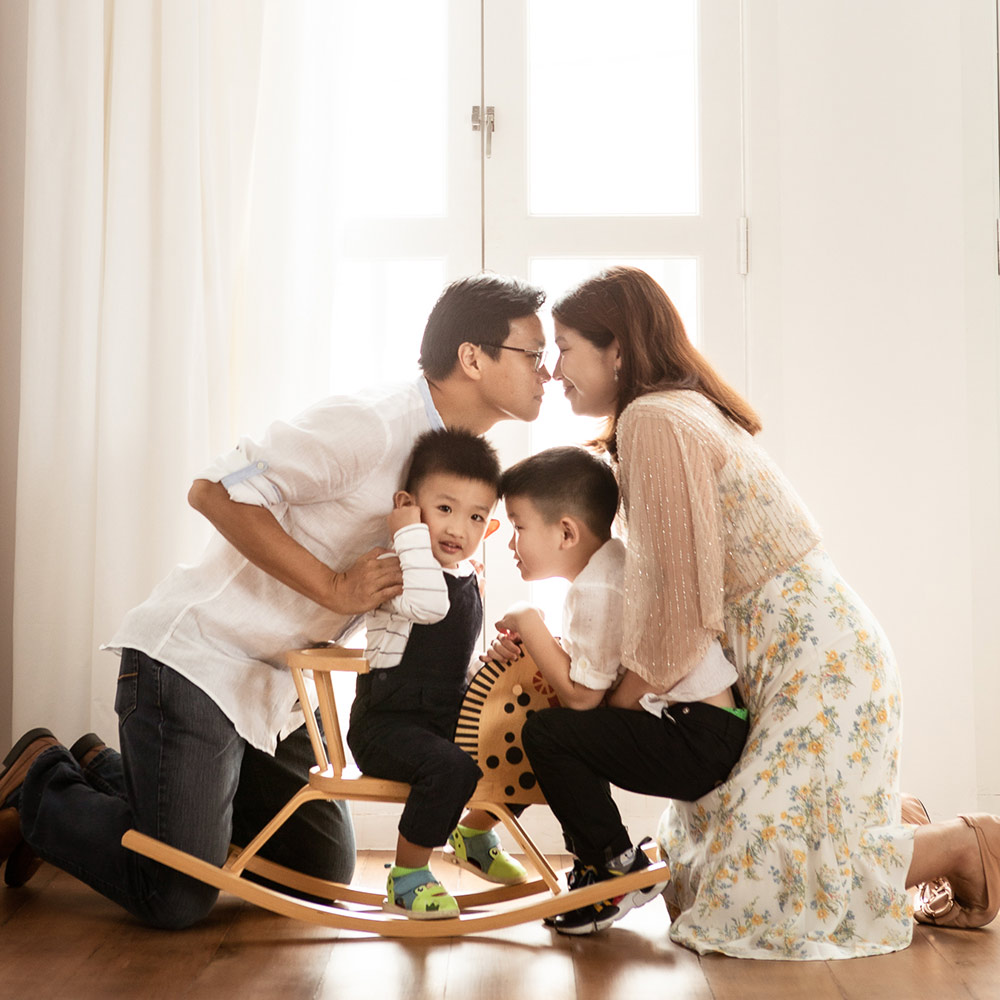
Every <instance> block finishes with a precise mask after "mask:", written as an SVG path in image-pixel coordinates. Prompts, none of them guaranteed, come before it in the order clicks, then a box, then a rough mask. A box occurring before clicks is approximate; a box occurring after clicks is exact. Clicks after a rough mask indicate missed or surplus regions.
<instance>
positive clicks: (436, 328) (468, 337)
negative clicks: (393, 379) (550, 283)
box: [420, 273, 545, 379]
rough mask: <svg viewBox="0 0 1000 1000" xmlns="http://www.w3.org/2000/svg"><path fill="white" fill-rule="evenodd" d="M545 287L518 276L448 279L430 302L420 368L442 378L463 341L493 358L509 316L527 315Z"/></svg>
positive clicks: (539, 302) (538, 304)
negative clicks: (435, 297)
mask: <svg viewBox="0 0 1000 1000" xmlns="http://www.w3.org/2000/svg"><path fill="white" fill-rule="evenodd" d="M544 301H545V292H543V291H542V289H541V288H536V287H535V286H534V285H529V284H528V283H527V282H524V281H521V280H519V279H518V278H509V277H506V276H504V275H502V274H488V273H482V274H476V275H473V276H472V277H470V278H460V279H459V280H458V281H453V282H452V283H451V284H450V285H449V286H448V287H447V288H446V289H445V290H444V291H443V292H442V293H441V296H440V298H439V299H438V300H437V302H436V303H435V304H434V308H433V309H432V310H431V314H430V316H429V317H428V318H427V326H426V327H424V337H423V340H422V341H421V343H420V367H421V369H422V370H423V372H424V374H425V375H426V376H427V377H428V378H432V379H434V378H445V377H447V376H448V375H450V374H451V372H452V371H453V369H454V368H455V365H456V364H457V362H458V348H459V345H460V344H464V343H465V342H466V341H468V343H470V344H479V345H480V346H482V347H483V348H484V349H485V351H486V353H487V355H489V357H491V358H492V359H493V360H494V361H495V360H496V359H497V358H498V357H499V356H500V345H501V344H502V343H503V342H504V341H505V340H506V339H507V337H508V336H509V334H510V321H511V320H512V319H520V318H521V317H522V316H533V315H534V314H535V313H537V312H538V310H539V309H540V308H541V307H542V303H543V302H544Z"/></svg>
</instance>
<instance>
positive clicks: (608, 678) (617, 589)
mask: <svg viewBox="0 0 1000 1000" xmlns="http://www.w3.org/2000/svg"><path fill="white" fill-rule="evenodd" d="M500 492H501V495H502V496H503V498H504V503H505V505H506V508H507V517H508V518H509V520H510V522H511V524H512V526H513V528H514V534H513V537H512V538H511V542H510V548H511V550H512V551H513V553H514V558H515V560H516V561H517V566H518V569H519V570H520V571H521V576H522V578H523V579H524V580H543V579H547V578H550V577H562V578H563V579H566V580H569V581H570V583H571V586H570V588H569V591H568V592H567V594H566V600H565V604H564V608H563V629H562V631H563V636H562V639H561V640H560V639H556V638H555V637H554V636H553V635H552V633H551V632H550V631H549V629H548V627H547V626H546V624H545V620H544V617H543V616H542V613H541V611H539V610H538V609H537V608H535V607H532V606H531V605H530V604H518V605H515V606H514V607H512V608H511V609H509V610H508V611H507V613H506V614H505V615H504V616H503V618H502V619H501V620H500V621H499V622H497V629H498V632H499V635H498V637H497V639H496V640H495V641H494V643H493V645H492V647H491V649H490V652H489V653H488V654H487V655H486V656H485V657H484V659H498V660H510V659H512V658H516V657H518V656H520V655H521V648H522V647H523V648H524V650H526V651H527V652H528V653H529V654H530V656H531V657H532V659H533V660H534V661H535V663H536V665H537V666H538V669H539V670H540V671H541V673H542V675H543V676H544V677H545V679H546V680H547V681H548V682H549V684H550V685H552V687H553V688H554V689H555V692H556V695H557V696H558V698H559V702H560V707H559V708H554V709H544V710H542V711H541V712H538V713H536V714H535V715H534V716H532V717H530V718H529V719H528V721H527V722H526V724H525V727H524V730H523V732H522V740H523V742H524V747H525V751H526V752H527V754H528V757H529V760H530V761H531V763H532V767H533V769H534V772H535V776H536V777H537V778H538V781H539V785H540V787H541V788H542V791H543V792H544V794H545V797H546V800H547V801H548V803H549V806H550V807H551V808H552V811H553V812H554V813H555V815H556V818H557V819H559V820H560V822H561V823H562V826H563V833H564V836H565V838H566V846H567V849H568V850H569V851H570V852H571V853H572V854H573V855H574V857H575V859H576V860H575V863H574V868H573V871H572V872H571V873H570V877H569V882H570V887H571V888H575V887H577V886H581V885H586V884H589V883H590V882H593V881H597V880H600V879H605V878H609V877H613V876H614V875H618V874H626V873H628V872H633V871H636V870H638V869H641V868H645V867H648V865H649V861H648V859H647V857H646V855H645V853H644V852H643V851H642V850H641V849H640V848H641V844H640V845H639V846H638V847H632V846H628V847H627V848H626V849H623V848H622V846H621V843H619V842H617V841H614V840H612V841H609V842H615V843H617V847H616V849H615V850H614V851H613V852H612V854H610V855H609V854H607V853H606V852H599V851H596V850H595V849H594V847H593V845H592V843H591V840H590V839H589V833H590V831H589V830H587V829H586V821H587V818H588V801H587V800H588V795H586V794H584V793H583V792H582V789H581V786H580V785H578V784H577V782H576V781H575V780H574V775H573V773H572V771H573V768H572V766H571V765H572V763H573V762H572V761H569V764H570V766H568V767H567V768H566V770H562V769H561V768H560V764H566V763H567V761H566V757H565V755H564V759H563V760H561V761H556V762H555V764H553V759H552V757H551V756H550V755H549V754H548V750H549V747H548V744H547V743H546V741H545V739H544V737H545V733H546V730H547V728H549V726H550V725H553V724H556V723H557V721H558V720H560V719H562V720H568V721H569V722H571V723H574V724H576V723H584V722H589V719H588V720H584V719H583V718H582V716H583V714H584V713H585V712H586V713H587V714H588V716H590V715H591V714H592V717H593V722H594V724H593V725H592V726H589V725H583V726H575V728H581V731H586V735H587V738H588V739H589V745H590V746H591V748H592V750H593V753H594V755H595V756H597V757H598V758H602V757H604V756H606V757H607V763H608V764H609V765H612V762H613V759H614V747H613V742H612V741H611V740H608V741H604V738H603V736H602V733H603V727H602V725H601V720H602V718H603V716H602V715H601V714H600V713H604V712H618V713H620V712H626V713H628V715H629V716H631V717H632V719H631V721H632V722H633V723H638V724H639V725H640V726H643V727H645V728H649V729H654V730H655V729H657V728H662V727H663V726H673V727H674V728H675V729H676V728H677V722H676V720H675V718H674V716H672V715H671V714H670V706H672V705H674V704H678V703H683V704H678V709H679V711H682V712H683V711H684V710H685V709H689V706H688V705H687V703H686V702H685V696H684V693H683V691H681V690H680V688H683V689H684V690H690V691H693V690H696V689H697V688H698V687H699V685H700V684H702V683H704V682H706V681H711V682H712V683H715V679H717V678H721V679H722V683H723V686H725V685H726V684H732V683H733V682H734V681H735V679H736V673H735V670H734V669H733V667H732V665H731V664H730V663H729V661H728V660H727V659H726V658H725V656H724V654H723V652H722V647H721V645H720V644H719V642H718V641H715V642H714V643H713V644H712V646H711V647H710V648H709V651H708V653H707V654H706V655H705V657H704V658H703V659H702V661H701V662H700V663H699V664H698V665H697V666H696V667H695V669H694V670H693V671H692V672H691V673H690V674H688V676H687V677H685V678H684V679H683V680H682V682H681V685H679V686H678V690H677V691H675V690H673V689H672V690H671V691H669V692H666V693H664V694H659V695H654V694H650V695H646V696H645V697H644V698H643V699H642V701H641V705H642V707H643V709H644V710H645V711H642V712H635V711H633V710H630V709H613V710H612V709H606V708H600V713H589V712H588V711H587V710H592V709H598V708H599V707H600V706H601V705H602V703H603V702H604V699H605V696H606V695H607V693H608V692H609V691H610V690H611V689H612V688H614V687H615V686H616V685H617V684H618V683H619V681H620V679H621V675H622V674H623V673H624V670H623V668H622V666H621V643H622V609H623V603H624V577H625V546H624V544H623V543H622V542H621V540H620V539H617V538H612V537H611V530H612V524H613V522H614V519H615V515H616V513H617V510H618V484H617V482H616V481H615V477H614V474H613V472H612V471H611V469H610V467H609V466H608V465H607V464H606V463H605V462H603V461H601V459H599V458H597V457H596V456H594V455H592V454H590V453H589V452H587V451H585V450H584V449H582V448H573V447H562V448H550V449H548V450H547V451H543V452H539V453H538V454H536V455H532V456H531V457H529V458H526V459H524V460H523V461H521V462H518V463H517V464H516V465H514V466H512V467H511V468H509V469H507V470H506V471H505V472H504V474H503V477H502V478H501V481H500ZM678 695H679V696H678ZM567 709H575V710H577V711H576V712H570V713H567V711H566V710H567ZM712 710H713V711H718V712H726V711H727V710H724V709H714V708H713V709H712ZM723 724H724V725H725V726H727V727H728V728H732V729H739V730H740V733H737V734H736V735H737V736H739V735H740V734H742V738H743V739H745V733H746V711H745V709H737V710H736V711H735V712H732V713H731V721H730V716H729V715H727V716H725V717H724V723H723ZM543 751H544V752H543ZM569 756H570V757H571V756H572V755H571V754H570V755H569ZM696 766H697V765H696ZM652 767H653V768H654V769H655V768H656V767H657V764H656V762H655V761H654V762H653V763H652ZM612 774H614V775H615V777H616V779H617V780H616V781H615V783H616V784H619V785H622V786H623V787H629V786H630V785H631V784H632V783H631V782H629V783H627V784H624V783H623V780H622V779H621V777H620V776H619V775H618V773H617V771H616V770H615V769H614V767H613V765H612V766H609V768H608V773H607V774H606V775H605V777H606V778H610V776H611V775H612ZM608 783H609V782H608V781H607V780H605V781H604V784H603V788H602V789H601V790H600V791H599V792H595V794H600V796H601V797H602V799H603V801H602V805H603V806H605V807H607V803H611V805H610V810H609V811H610V812H611V813H613V815H614V817H615V819H616V822H617V826H618V827H620V831H619V830H617V829H616V830H615V831H614V834H615V835H616V836H617V835H621V836H627V831H625V829H624V827H623V826H622V825H621V821H620V816H618V813H617V809H616V808H614V806H613V802H612V801H611V798H610V794H609V789H608ZM654 783H655V782H654ZM631 790H633V791H639V792H645V793H647V794H663V793H662V792H660V791H659V789H658V788H657V789H656V790H655V791H654V789H653V788H652V785H651V783H650V782H648V781H647V780H646V777H645V776H643V778H642V780H641V781H637V782H636V783H635V785H634V786H633V787H632V788H631ZM595 812H596V810H595ZM581 831H586V832H585V833H584V832H581ZM603 835H604V834H603V832H602V833H599V834H596V835H595V836H596V838H597V840H601V838H602V836H603ZM628 843H629V845H631V841H628ZM598 855H600V856H599V857H598ZM665 885H666V883H662V884H659V885H655V886H653V887H651V888H649V889H643V890H638V891H636V892H632V893H629V894H626V895H624V896H617V897H613V898H611V899H609V900H606V901H605V902H603V903H599V904H595V905H593V906H586V907H582V908H580V909H578V910H573V911H570V912H569V913H564V914H560V915H559V916H557V917H555V918H553V919H552V920H551V921H548V922H549V923H550V924H551V925H552V926H553V927H555V929H556V930H557V931H559V932H560V933H564V934H588V933H591V932H593V931H595V930H601V929H603V928H604V927H607V926H610V924H611V923H613V922H614V921H615V920H618V919H620V918H621V917H622V916H624V915H625V914H626V913H627V912H628V911H629V910H631V909H634V908H635V907H637V906H642V905H643V904H644V903H647V902H649V900H651V899H653V898H654V897H655V896H657V895H659V894H660V893H661V892H662V891H663V889H664V888H665Z"/></svg>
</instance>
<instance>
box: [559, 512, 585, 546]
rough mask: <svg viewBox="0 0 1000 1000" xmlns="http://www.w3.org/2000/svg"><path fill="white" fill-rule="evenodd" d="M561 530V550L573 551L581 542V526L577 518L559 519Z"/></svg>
mask: <svg viewBox="0 0 1000 1000" xmlns="http://www.w3.org/2000/svg"><path fill="white" fill-rule="evenodd" d="M559 529H560V531H561V532H562V540H561V541H560V542H559V548H561V549H571V548H573V546H574V545H576V544H578V543H579V541H580V525H579V524H578V523H577V520H576V518H575V517H561V518H560V519H559Z"/></svg>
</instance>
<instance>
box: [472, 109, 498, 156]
mask: <svg viewBox="0 0 1000 1000" xmlns="http://www.w3.org/2000/svg"><path fill="white" fill-rule="evenodd" d="M480 129H485V131H486V159H489V158H490V157H491V156H492V155H493V132H494V130H495V129H496V120H495V113H494V106H493V105H492V104H487V105H486V117H485V120H484V118H483V107H482V105H481V104H474V105H473V106H472V131H473V132H478V131H480Z"/></svg>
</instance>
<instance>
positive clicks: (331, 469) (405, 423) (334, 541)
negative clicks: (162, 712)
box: [104, 378, 444, 753]
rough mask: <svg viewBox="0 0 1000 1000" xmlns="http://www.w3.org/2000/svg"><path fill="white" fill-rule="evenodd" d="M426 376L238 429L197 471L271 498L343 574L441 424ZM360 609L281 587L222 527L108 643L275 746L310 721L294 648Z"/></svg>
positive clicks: (343, 629)
mask: <svg viewBox="0 0 1000 1000" xmlns="http://www.w3.org/2000/svg"><path fill="white" fill-rule="evenodd" d="M443 426H444V425H443V423H442V421H441V418H440V416H439V415H438V413H437V411H436V410H435V409H434V405H433V403H432V401H431V396H430V390H429V389H428V387H427V383H426V381H425V380H424V379H423V378H420V379H418V380H417V381H416V382H413V383H409V384H404V385H398V384H397V385H394V386H383V387H378V388H373V389H368V390H363V391H361V392H359V393H357V394H356V395H353V396H340V397H332V398H330V399H327V400H324V401H322V402H320V403H317V404H316V405H315V406H312V407H310V408H309V409H307V410H305V411H304V412H303V413H302V414H300V415H299V416H298V417H296V418H295V419H293V420H291V421H288V422H282V421H279V422H277V423H275V424H272V425H271V427H269V428H268V430H267V431H266V432H265V434H264V435H263V437H262V439H261V440H260V441H259V442H258V441H254V440H251V439H250V438H243V439H241V440H240V442H239V444H238V445H237V446H236V447H235V448H234V449H233V450H232V451H230V452H228V453H226V454H224V455H222V456H221V457H220V458H218V459H217V460H216V461H215V462H214V463H213V464H212V465H211V466H210V467H209V468H208V469H207V470H205V472H203V473H202V474H201V476H200V477H199V478H202V479H208V480H210V481H212V482H221V483H222V484H223V485H224V486H225V487H226V489H227V490H228V492H229V496H230V497H231V498H232V499H233V500H235V501H237V502H239V503H245V504H251V505H254V506H259V507H266V508H267V509H268V510H270V511H271V513H272V514H273V515H274V517H275V518H276V519H277V521H278V522H279V523H280V525H281V526H282V528H284V530H285V531H287V532H288V534H289V535H290V536H291V537H292V538H293V539H294V540H295V541H297V542H299V544H301V545H303V546H304V547H305V548H306V549H308V550H309V551H310V552H311V553H312V554H313V555H314V556H316V558H318V559H319V560H320V561H321V562H323V563H325V564H326V565H327V566H329V567H331V568H332V569H334V570H336V571H337V572H343V571H344V570H346V569H348V568H349V567H350V566H351V565H352V564H353V563H354V562H355V561H356V560H357V559H358V557H359V556H361V555H363V554H364V553H365V552H367V551H368V550H369V549H371V548H372V547H374V546H377V545H378V546H384V545H386V543H387V542H388V541H389V539H388V528H387V526H386V516H387V515H388V513H389V511H390V510H391V509H392V497H393V494H394V493H395V492H396V491H397V490H399V489H400V488H401V486H402V482H403V478H404V476H405V472H406V468H407V465H408V462H409V457H410V452H411V451H412V448H413V443H414V441H415V440H416V438H417V437H418V436H419V435H420V434H422V433H423V432H424V431H427V430H431V429H438V428H441V427H443ZM358 621H359V618H358V617H356V616H350V615H342V614H336V613H335V612H333V611H329V610H328V609H326V608H323V607H321V606H320V605H318V604H315V603H314V602H313V601H311V600H309V599H308V598H307V597H304V596H302V595H301V594H299V593H297V592H296V591H294V590H292V589H291V588H290V587H287V586H285V585H284V584H283V583H280V582H279V581H278V580H276V579H274V578H273V577H271V576H270V575H268V574H267V573H265V572H264V571H263V570H261V569H258V568H257V567H256V566H254V565H253V563H251V562H250V561H249V560H247V559H246V558H245V557H244V556H242V555H241V554H240V553H239V552H238V551H237V550H236V549H235V548H234V547H233V546H232V545H230V544H229V543H228V542H227V541H226V540H225V539H224V538H223V537H222V536H221V535H219V534H215V535H214V536H213V538H212V540H211V542H210V543H209V545H208V548H207V549H206V551H205V554H204V556H203V557H202V560H201V562H200V563H198V564H197V565H195V566H178V567H176V568H175V569H174V570H173V571H172V572H171V573H170V574H169V575H168V576H167V577H166V579H164V580H163V581H162V582H161V583H160V584H159V585H158V586H157V587H156V588H155V589H154V590H153V592H152V594H151V595H150V596H149V598H148V599H147V600H146V601H145V602H144V603H143V604H141V605H139V606H138V607H137V608H134V609H133V610H132V611H130V612H129V613H128V615H126V617H125V620H124V621H123V622H122V625H121V626H120V628H119V629H118V631H117V633H116V634H115V636H114V637H113V638H112V640H111V641H110V642H109V643H108V644H107V646H105V647H104V648H107V649H114V650H117V651H121V649H122V648H124V647H130V648H133V649H137V650H139V651H140V652H143V653H146V654H147V655H148V656H151V657H153V658H154V659H157V660H159V661H160V662H162V663H165V664H166V665H167V666H169V667H172V668H173V669H174V670H176V671H177V672H178V673H179V674H181V675H183V676H184V677H186V678H187V679H188V680H190V681H191V682H192V683H194V684H196V685H197V686H198V687H199V688H201V689H202V690H203V691H204V692H205V693H206V694H207V695H209V697H211V698H212V700H213V701H214V702H215V703H216V704H217V705H218V706H219V708H220V709H221V710H222V711H223V712H224V713H225V714H226V715H227V716H228V718H229V719H230V720H231V721H232V723H233V725H234V726H235V728H236V731H237V732H238V733H239V734H240V736H242V737H243V738H244V739H246V740H247V742H249V743H250V744H252V745H253V746H255V747H257V748H259V749H261V750H263V751H265V752H267V753H273V752H274V748H275V746H276V745H277V742H278V740H279V739H282V738H284V737H285V736H287V735H288V734H290V733H291V732H293V731H294V730H295V729H296V728H298V727H299V726H300V725H301V724H302V714H301V710H300V709H299V708H298V707H297V700H298V699H297V695H296V692H295V686H294V684H293V683H292V679H291V676H290V674H289V672H288V670H287V669H286V668H285V662H284V654H285V652H286V651H287V650H288V649H294V648H297V647H302V646H309V645H313V644H316V643H320V642H326V641H328V640H337V639H340V638H341V637H343V636H344V635H345V634H346V633H347V632H349V631H351V629H352V628H353V626H355V625H356V624H357V623H358Z"/></svg>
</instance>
